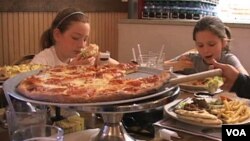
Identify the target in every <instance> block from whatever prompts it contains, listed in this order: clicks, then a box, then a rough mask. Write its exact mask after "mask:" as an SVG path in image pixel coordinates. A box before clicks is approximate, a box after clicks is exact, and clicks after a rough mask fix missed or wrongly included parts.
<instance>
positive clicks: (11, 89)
mask: <svg viewBox="0 0 250 141" xmlns="http://www.w3.org/2000/svg"><path fill="white" fill-rule="evenodd" d="M38 72H39V70H35V71H30V72H26V73H20V74H18V75H16V76H14V77H12V78H10V79H8V80H6V81H5V82H4V85H3V90H4V92H5V93H7V94H9V95H11V96H13V97H14V98H16V99H19V100H22V101H26V102H31V103H37V104H43V105H57V106H66V107H68V106H101V105H113V104H123V103H130V102H135V101H141V100H147V99H150V98H153V97H157V96H161V95H164V94H166V93H167V92H169V91H171V90H173V89H174V88H176V87H167V86H166V87H164V86H163V88H162V89H160V90H159V91H157V92H156V93H152V94H148V95H146V96H142V97H137V98H132V99H127V100H117V101H110V102H96V103H52V102H46V101H39V100H33V99H30V98H27V97H24V96H22V95H21V94H19V93H18V92H16V86H17V85H18V84H19V83H20V82H21V81H22V80H23V79H24V78H26V77H28V76H30V75H33V74H37V73H38ZM159 72H161V70H157V69H151V68H139V71H138V72H136V73H133V74H131V75H128V76H127V77H130V78H134V77H146V76H149V75H153V74H158V73H159Z"/></svg>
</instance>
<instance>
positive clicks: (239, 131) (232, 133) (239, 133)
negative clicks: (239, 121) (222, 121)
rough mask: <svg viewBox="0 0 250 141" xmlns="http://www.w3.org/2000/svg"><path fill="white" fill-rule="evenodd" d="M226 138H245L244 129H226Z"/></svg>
mask: <svg viewBox="0 0 250 141" xmlns="http://www.w3.org/2000/svg"><path fill="white" fill-rule="evenodd" d="M226 133H227V136H247V135H246V132H245V130H244V129H226Z"/></svg>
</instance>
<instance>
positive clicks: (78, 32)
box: [55, 22, 90, 58]
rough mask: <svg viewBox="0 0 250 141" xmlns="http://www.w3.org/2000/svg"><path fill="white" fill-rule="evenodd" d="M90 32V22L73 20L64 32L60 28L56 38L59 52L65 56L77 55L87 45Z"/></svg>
mask: <svg viewBox="0 0 250 141" xmlns="http://www.w3.org/2000/svg"><path fill="white" fill-rule="evenodd" d="M89 33H90V24H89V23H83V22H72V23H71V25H70V26H69V28H68V29H67V30H66V31H65V32H64V33H61V32H60V31H59V30H58V32H57V33H56V34H55V35H56V37H55V40H56V47H57V48H58V52H60V53H59V54H61V56H63V57H64V58H73V57H76V55H77V54H79V53H80V52H81V49H82V48H84V47H85V46H86V43H87V39H88V37H89Z"/></svg>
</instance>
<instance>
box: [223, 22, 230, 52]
mask: <svg viewBox="0 0 250 141" xmlns="http://www.w3.org/2000/svg"><path fill="white" fill-rule="evenodd" d="M224 27H225V33H226V37H225V38H226V39H227V45H226V47H225V48H224V51H226V52H229V51H230V48H229V47H230V42H231V40H232V34H231V30H230V28H229V27H228V26H224Z"/></svg>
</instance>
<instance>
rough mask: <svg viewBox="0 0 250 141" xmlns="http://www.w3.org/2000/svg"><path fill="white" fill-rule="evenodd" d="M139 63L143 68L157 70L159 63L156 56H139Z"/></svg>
mask: <svg viewBox="0 0 250 141" xmlns="http://www.w3.org/2000/svg"><path fill="white" fill-rule="evenodd" d="M138 63H139V64H140V66H141V67H149V68H155V67H156V63H157V56H156V55H148V54H143V55H141V56H139V58H138Z"/></svg>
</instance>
